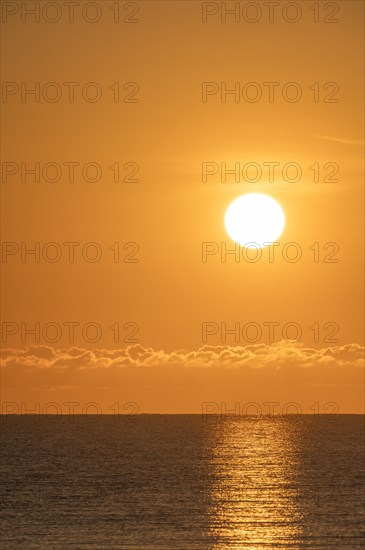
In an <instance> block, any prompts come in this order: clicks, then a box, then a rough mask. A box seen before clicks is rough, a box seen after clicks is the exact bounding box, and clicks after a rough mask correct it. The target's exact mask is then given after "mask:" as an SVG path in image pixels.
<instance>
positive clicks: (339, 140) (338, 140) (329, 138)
mask: <svg viewBox="0 0 365 550" xmlns="http://www.w3.org/2000/svg"><path fill="white" fill-rule="evenodd" d="M315 137H316V138H317V139H323V140H325V141H334V142H335V143H343V144H345V145H362V146H363V145H364V141H361V140H356V139H345V138H339V137H333V136H320V135H316V136H315Z"/></svg>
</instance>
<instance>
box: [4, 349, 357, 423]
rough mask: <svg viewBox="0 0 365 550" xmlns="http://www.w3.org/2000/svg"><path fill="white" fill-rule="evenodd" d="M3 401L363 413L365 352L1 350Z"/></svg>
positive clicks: (180, 409)
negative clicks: (337, 406)
mask: <svg viewBox="0 0 365 550" xmlns="http://www.w3.org/2000/svg"><path fill="white" fill-rule="evenodd" d="M1 355H2V361H1V365H2V371H1V372H2V380H3V387H5V391H4V392H3V393H4V397H5V401H18V402H21V401H22V400H27V401H28V400H29V401H32V400H33V401H42V402H46V401H52V400H54V399H59V400H62V399H63V400H66V401H67V400H68V399H76V400H78V401H82V400H83V399H84V400H93V401H98V402H99V401H102V402H104V403H106V402H108V403H109V404H112V403H113V402H114V400H118V401H120V399H121V398H122V399H123V402H127V401H128V402H129V401H135V402H137V403H139V405H140V410H141V411H143V412H199V411H200V409H201V403H202V402H203V401H204V402H205V401H214V400H217V401H227V402H228V401H234V400H237V399H239V400H242V399H244V400H248V401H252V400H261V401H264V400H265V399H266V400H279V401H280V402H288V401H297V402H298V400H306V402H307V404H308V406H309V404H310V403H313V402H315V401H322V402H324V401H326V402H327V401H336V402H339V401H341V410H342V411H343V410H346V411H349V412H351V411H353V410H361V408H362V402H363V382H364V348H363V347H361V346H360V345H358V344H356V343H353V344H348V345H343V346H334V347H327V348H322V349H314V348H309V347H306V346H304V345H303V344H301V343H289V342H286V341H282V342H278V343H276V344H272V345H267V344H253V345H248V346H245V347H241V346H237V347H232V346H226V345H220V346H210V345H205V346H202V347H201V348H200V349H197V350H194V351H185V350H176V351H173V352H169V353H167V352H165V351H163V350H154V349H152V348H150V347H143V346H141V345H139V344H137V345H133V346H129V347H127V348H124V349H115V350H106V349H92V350H88V349H84V348H77V347H73V348H70V349H54V348H52V347H48V346H30V347H28V348H27V349H24V350H19V349H5V350H3V351H2V353H1Z"/></svg>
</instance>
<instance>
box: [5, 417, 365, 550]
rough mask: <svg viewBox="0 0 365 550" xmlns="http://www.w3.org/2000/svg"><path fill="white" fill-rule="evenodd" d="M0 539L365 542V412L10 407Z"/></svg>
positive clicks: (90, 543) (33, 545)
mask: <svg viewBox="0 0 365 550" xmlns="http://www.w3.org/2000/svg"><path fill="white" fill-rule="evenodd" d="M1 427H2V429H1V439H2V441H1V443H2V460H1V476H2V499H1V501H2V502H1V506H2V507H1V548H2V549H3V550H5V549H19V548H26V549H27V550H31V549H34V550H38V549H42V550H43V549H47V550H69V549H91V550H94V549H104V548H105V549H131V550H140V549H147V550H155V549H156V550H157V549H158V550H173V549H179V550H205V549H207V550H208V549H209V550H223V549H227V550H228V549H229V550H231V549H232V550H233V549H244V550H253V549H255V550H261V549H280V548H291V549H302V548H306V549H310V550H315V549H317V550H330V549H331V550H355V549H360V548H365V543H364V536H365V527H364V525H365V513H364V488H363V487H364V485H363V481H364V416H361V415H340V414H338V415H332V416H330V415H329V416H326V415H319V416H318V415H317V416H316V415H301V416H295V415H287V416H246V417H242V416H240V417H238V416H237V417H236V416H229V415H228V416H225V417H224V416H223V417H221V416H218V415H204V416H202V415H136V416H133V417H131V416H127V415H126V416H124V415H121V416H117V415H116V416H55V417H52V416H48V417H47V416H42V415H40V416H36V415H24V416H15V415H14V416H12V415H8V416H2V418H1Z"/></svg>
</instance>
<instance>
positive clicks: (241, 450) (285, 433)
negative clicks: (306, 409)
mask: <svg viewBox="0 0 365 550" xmlns="http://www.w3.org/2000/svg"><path fill="white" fill-rule="evenodd" d="M254 418H255V417H250V419H249V420H248V419H247V421H245V420H243V419H237V418H236V419H235V418H234V417H227V419H226V420H224V419H222V420H221V421H220V422H219V425H217V432H216V444H215V446H214V449H212V454H211V465H210V467H211V469H212V472H213V476H212V477H213V480H212V486H211V491H212V492H211V497H210V502H211V509H210V517H211V534H212V538H213V540H215V541H217V542H215V543H214V546H213V548H214V550H223V549H228V548H229V549H243V548H244V549H245V550H251V549H252V550H258V549H261V548H279V547H281V545H283V546H284V547H288V546H289V545H290V546H291V545H292V544H293V543H294V544H295V542H298V540H299V539H300V536H301V528H300V525H301V519H302V516H303V514H302V512H301V510H300V508H299V502H300V489H299V486H298V484H297V482H296V479H297V473H299V472H300V469H301V467H300V462H299V459H298V453H297V452H296V451H297V450H298V449H296V439H297V438H296V437H295V426H294V425H293V424H292V423H291V422H290V421H288V420H286V419H285V418H276V419H275V420H274V419H273V418H270V417H268V418H267V420H266V421H265V419H263V418H262V417H261V419H260V420H257V421H255V419H254ZM292 547H293V546H292Z"/></svg>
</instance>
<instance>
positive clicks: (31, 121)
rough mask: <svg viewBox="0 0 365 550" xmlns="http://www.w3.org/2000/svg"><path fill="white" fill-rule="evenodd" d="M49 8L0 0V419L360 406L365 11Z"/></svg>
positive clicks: (179, 5)
mask: <svg viewBox="0 0 365 550" xmlns="http://www.w3.org/2000/svg"><path fill="white" fill-rule="evenodd" d="M26 4H27V6H28V7H29V6H30V5H31V4H34V3H30V2H28V3H26ZM36 4H37V5H38V8H37V7H36V8H35V9H38V10H39V11H38V15H36V16H34V15H31V14H27V13H26V12H25V11H24V10H25V8H24V6H23V7H22V5H21V3H20V2H3V5H2V31H3V32H2V59H1V67H2V81H3V84H2V98H1V102H2V103H1V110H2V136H3V139H2V155H1V156H2V182H1V191H2V227H1V233H2V259H1V261H2V264H1V267H2V296H1V303H2V311H1V317H2V341H1V342H2V344H1V345H2V354H3V366H2V400H3V412H4V411H5V412H9V411H13V410H14V412H21V411H22V407H23V405H22V404H24V403H25V405H24V407H28V408H29V410H31V409H32V407H35V408H36V407H37V406H38V405H35V404H37V403H39V404H40V405H39V406H40V407H41V409H42V407H43V406H45V404H47V403H50V402H52V403H57V404H58V406H59V407H60V408H61V409H62V410H64V408H65V406H64V403H65V402H68V401H76V402H79V403H80V404H81V405H80V407H79V409H80V408H82V406H83V404H85V403H89V402H95V403H98V404H99V406H100V409H101V410H102V412H107V411H109V412H110V410H111V409H110V406H112V404H113V403H115V402H118V403H119V404H120V405H121V408H123V406H124V405H125V404H126V403H135V404H137V405H136V407H138V411H139V412H164V413H175V412H176V413H183V412H188V413H190V412H197V413H199V412H201V411H202V407H203V408H204V406H205V405H204V403H207V402H209V403H215V404H218V405H217V406H218V409H219V410H221V409H222V403H223V404H224V405H223V408H224V407H227V408H228V409H229V408H231V409H232V408H234V403H236V402H239V403H241V404H245V403H250V402H255V403H259V404H260V407H261V409H262V410H267V408H268V407H267V406H264V405H263V403H267V402H278V403H279V404H280V405H278V407H277V410H282V409H283V407H284V410H285V404H287V403H291V402H295V403H298V404H299V405H300V408H301V410H303V411H306V412H308V411H310V410H311V407H312V405H313V403H318V404H319V405H318V406H319V408H320V411H321V412H326V411H327V412H328V410H327V409H326V407H328V403H336V407H337V409H336V411H335V412H344V413H345V412H356V413H359V412H363V393H364V392H363V383H364V370H363V367H364V365H363V347H362V346H363V345H364V341H363V334H364V324H363V318H364V310H363V274H364V273H363V251H364V240H363V198H364V196H363V140H364V137H363V128H364V126H363V121H364V110H363V94H364V82H363V63H364V59H363V45H364V44H363V42H364V28H363V15H364V14H363V10H364V6H363V3H362V2H358V1H346V2H343V1H339V2H334V3H330V5H329V4H328V3H325V2H319V3H315V5H316V6H317V8H316V10H317V11H315V10H313V9H310V6H312V5H313V4H312V3H311V2H307V1H301V2H294V3H292V6H291V7H290V6H288V4H290V3H288V2H280V4H279V5H278V6H276V7H275V11H274V12H271V11H270V12H269V11H268V10H269V7H268V6H267V5H265V3H262V2H257V3H255V5H256V7H255V5H254V6H252V3H248V2H239V3H236V4H237V5H239V11H238V12H237V13H236V14H234V15H232V14H231V15H229V14H225V13H224V10H225V9H229V8H232V6H233V5H234V4H235V3H233V2H226V3H221V2H198V1H195V0H194V1H185V2H180V1H171V2H168V1H161V2H159V1H148V2H143V1H142V2H119V3H116V2H109V0H103V2H96V6H97V8H95V7H94V8H93V7H92V6H91V7H90V6H89V7H88V4H90V3H88V2H80V5H79V6H76V7H75V12H74V15H73V19H74V20H73V22H70V18H71V16H70V13H69V12H68V11H67V10H68V8H67V7H66V6H65V5H64V3H62V2H61V3H60V7H59V9H58V10H57V11H55V8H54V7H53V8H52V6H51V7H50V8H47V11H45V10H44V9H43V11H42V8H41V7H40V6H41V5H43V3H42V2H41V3H36ZM117 6H119V8H118V9H119V13H118V12H117V11H116V9H117ZM225 6H226V8H225ZM272 9H274V6H273V7H272ZM95 10H96V11H95ZM35 17H39V22H36V21H35V20H34V19H35ZM270 18H271V19H272V21H270ZM52 19H54V20H55V21H54V22H51V20H52ZM57 19H58V20H57ZM93 19H95V21H94V22H91V21H92V20H93ZM114 19H118V20H117V21H115V20H114ZM254 19H257V21H256V22H254V21H253V20H254ZM71 83H73V84H71ZM270 83H271V84H270ZM31 89H34V90H36V91H35V93H33V94H32V93H26V92H27V90H28V91H29V90H31ZM233 90H234V93H233ZM225 91H226V92H227V91H228V94H227V93H225ZM229 91H231V93H229ZM255 99H257V101H255ZM36 163H38V164H37V165H36ZM274 163H275V164H274ZM270 166H271V169H269V168H270ZM32 168H33V170H34V169H36V171H38V175H34V174H33V175H32V174H31V173H30V172H29V171H28V172H27V170H30V171H31V169H32ZM233 169H235V170H236V172H237V174H232V173H231V174H229V173H227V175H226V177H224V170H228V171H229V170H233ZM272 170H274V172H273V173H272ZM211 172H214V173H212V174H211ZM207 173H208V175H206V174H207ZM273 174H274V175H273ZM271 176H272V177H271ZM36 180H37V181H36ZM38 180H39V181H38ZM255 180H257V181H255ZM270 180H273V181H270ZM294 180H297V181H294ZM251 192H255V193H265V194H268V195H269V196H271V197H273V198H274V199H275V200H277V201H278V202H279V204H280V205H281V207H282V209H283V211H284V213H285V218H286V225H285V228H284V231H283V233H282V235H281V237H280V239H279V243H278V246H277V247H276V248H275V249H274V250H272V252H273V254H274V256H273V258H272V257H271V256H269V251H268V249H267V248H265V249H262V251H261V252H262V255H261V257H260V258H259V259H258V261H256V262H254V261H253V259H252V258H253V256H249V255H247V249H244V248H243V249H242V248H241V247H238V248H237V247H236V248H235V245H234V243H233V242H232V240H231V239H230V238H229V236H228V235H227V232H226V230H225V226H224V216H225V212H226V210H227V208H228V206H229V204H230V203H231V202H232V201H233V200H234V199H235V198H237V197H238V196H240V195H242V194H245V193H251ZM65 243H66V244H65ZM288 243H291V245H290V244H288ZM293 243H294V244H293ZM32 249H33V250H35V253H34V254H32V253H26V251H27V250H32ZM233 249H234V251H235V253H232V254H225V252H224V251H230V250H233ZM204 251H205V252H207V251H208V252H211V253H209V254H208V255H205V256H204ZM213 251H214V253H212V252H213ZM296 258H298V259H297V261H294V259H296ZM32 330H33V333H32ZM229 331H231V332H229ZM232 331H233V332H232ZM9 403H12V405H9ZM265 407H266V408H265ZM79 409H77V410H79ZM213 409H214V410H216V407H215V406H214V407H213ZM213 409H212V410H213ZM46 410H47V409H46ZM57 410H58V409H57ZM98 410H99V409H98ZM136 410H137V409H136Z"/></svg>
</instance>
